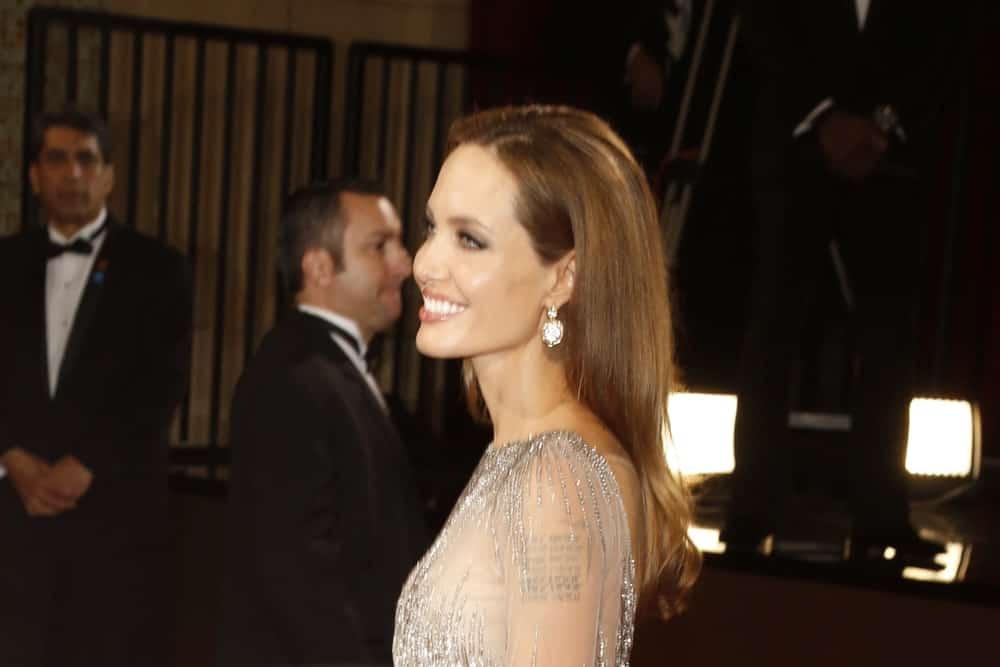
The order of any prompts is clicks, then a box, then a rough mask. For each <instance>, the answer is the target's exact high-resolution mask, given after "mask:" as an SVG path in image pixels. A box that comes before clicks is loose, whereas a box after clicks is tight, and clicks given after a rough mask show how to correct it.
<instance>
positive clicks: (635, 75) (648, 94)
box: [625, 45, 663, 109]
mask: <svg viewBox="0 0 1000 667" xmlns="http://www.w3.org/2000/svg"><path fill="white" fill-rule="evenodd" d="M625 84H626V85H627V86H628V89H629V96H630V98H631V100H632V106H633V107H635V108H637V109H656V108H658V107H659V106H660V102H662V101H663V68H662V67H660V65H659V64H658V63H657V62H656V61H655V60H653V58H652V57H651V56H650V55H649V54H648V53H646V50H645V49H644V48H642V46H641V45H638V46H636V47H635V52H634V53H631V54H629V58H628V62H627V63H626V65H625Z"/></svg>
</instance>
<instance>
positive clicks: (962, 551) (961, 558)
mask: <svg viewBox="0 0 1000 667" xmlns="http://www.w3.org/2000/svg"><path fill="white" fill-rule="evenodd" d="M971 556H972V545H966V544H962V543H961V542H948V543H947V544H945V546H944V551H943V552H942V553H939V554H938V555H936V556H935V557H934V562H936V563H937V564H938V565H940V566H941V569H940V570H931V569H927V568H922V567H904V568H903V578H904V579H915V580H917V581H936V582H938V583H944V584H951V583H955V582H958V581H962V580H963V579H965V572H966V570H968V569H969V560H970V558H971Z"/></svg>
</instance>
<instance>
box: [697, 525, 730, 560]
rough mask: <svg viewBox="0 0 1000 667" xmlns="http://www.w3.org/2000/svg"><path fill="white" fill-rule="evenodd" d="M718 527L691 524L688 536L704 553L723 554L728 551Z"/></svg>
mask: <svg viewBox="0 0 1000 667" xmlns="http://www.w3.org/2000/svg"><path fill="white" fill-rule="evenodd" d="M719 532H720V531H719V529H718V528H705V527H704V526H696V525H695V524H693V523H692V524H691V525H690V526H688V537H690V538H691V541H692V542H694V545H695V546H696V547H698V550H699V551H701V552H702V553H710V554H721V553H725V552H726V543H725V542H720V541H719Z"/></svg>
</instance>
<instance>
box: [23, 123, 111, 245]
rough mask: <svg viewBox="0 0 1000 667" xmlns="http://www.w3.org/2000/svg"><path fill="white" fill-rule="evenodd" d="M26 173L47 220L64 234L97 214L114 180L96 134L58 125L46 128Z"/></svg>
mask: <svg viewBox="0 0 1000 667" xmlns="http://www.w3.org/2000/svg"><path fill="white" fill-rule="evenodd" d="M29 177H30V179H31V189H32V190H33V191H34V193H35V195H36V196H37V197H38V200H39V202H40V203H41V205H42V209H43V210H44V212H45V216H46V221H47V222H48V223H49V224H51V225H53V226H55V227H56V228H57V229H58V230H59V231H60V232H62V233H63V234H64V235H70V234H72V233H73V232H75V231H76V230H78V229H79V228H80V227H82V226H83V225H86V224H87V223H89V222H92V221H93V220H94V219H95V218H97V216H98V214H99V213H100V212H101V209H102V208H103V207H104V205H105V202H107V199H108V195H109V194H110V193H111V188H112V186H113V185H114V182H115V178H114V168H113V167H112V166H111V165H110V164H108V163H106V162H105V161H104V156H103V155H101V148H100V146H99V145H98V143H97V137H96V136H95V135H93V134H86V133H85V132H81V131H79V130H76V129H74V128H71V127H58V126H56V127H50V128H49V129H47V130H45V135H44V142H43V144H42V150H41V152H40V153H39V155H38V160H37V161H36V162H34V163H33V164H32V165H31V168H30V170H29Z"/></svg>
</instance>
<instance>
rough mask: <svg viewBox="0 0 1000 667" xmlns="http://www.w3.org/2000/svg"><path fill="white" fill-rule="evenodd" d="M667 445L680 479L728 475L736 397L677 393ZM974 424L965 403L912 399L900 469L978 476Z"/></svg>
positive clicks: (811, 421) (795, 422)
mask: <svg viewBox="0 0 1000 667" xmlns="http://www.w3.org/2000/svg"><path fill="white" fill-rule="evenodd" d="M667 411H668V413H669V415H670V428H671V432H672V435H673V440H671V439H670V438H669V437H664V447H665V450H666V453H667V460H668V462H669V463H670V465H671V467H672V469H674V470H678V471H680V473H681V474H682V475H684V476H693V475H717V474H725V473H731V472H732V471H733V468H734V467H735V461H734V458H733V425H734V423H735V421H736V396H735V395H732V394H705V393H688V392H678V393H675V394H671V396H670V401H669V403H668V405H667ZM789 426H791V427H793V428H800V429H812V430H823V431H849V430H850V428H851V419H850V416H849V415H840V414H812V413H799V412H795V413H792V414H791V415H789ZM979 455H980V442H979V421H978V413H977V411H976V409H975V407H974V406H973V405H972V404H971V403H969V402H968V401H956V400H944V399H931V398H915V399H913V401H912V402H911V403H910V431H909V436H908V438H907V446H906V470H907V472H909V473H910V474H911V475H925V476H926V475H932V476H941V477H971V478H978V476H979Z"/></svg>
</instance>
